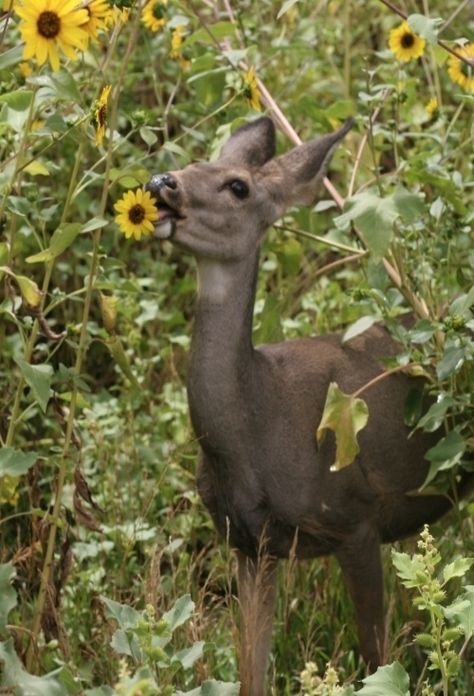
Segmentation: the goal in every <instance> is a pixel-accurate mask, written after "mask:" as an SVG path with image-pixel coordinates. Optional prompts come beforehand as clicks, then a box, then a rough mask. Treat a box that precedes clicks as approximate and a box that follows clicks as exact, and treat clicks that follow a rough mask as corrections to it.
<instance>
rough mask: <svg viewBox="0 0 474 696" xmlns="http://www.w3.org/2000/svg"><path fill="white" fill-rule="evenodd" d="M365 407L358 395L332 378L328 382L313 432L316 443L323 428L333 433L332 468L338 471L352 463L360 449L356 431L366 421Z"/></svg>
mask: <svg viewBox="0 0 474 696" xmlns="http://www.w3.org/2000/svg"><path fill="white" fill-rule="evenodd" d="M368 418H369V410H368V408H367V404H366V403H365V401H363V400H362V399H354V397H353V396H352V394H344V392H342V391H341V390H340V389H339V387H338V386H337V384H336V383H335V382H331V384H330V385H329V389H328V393H327V396H326V403H325V405H324V411H323V415H322V418H321V423H320V424H319V427H318V430H317V432H316V439H317V441H318V444H321V442H322V441H323V440H324V437H325V435H326V431H327V430H333V431H334V433H335V436H336V461H335V462H334V464H333V466H332V467H331V470H332V471H339V470H340V469H343V468H344V467H345V466H349V464H352V462H353V461H354V459H355V458H356V456H357V455H358V454H359V452H360V447H359V444H358V442H357V433H358V432H359V431H360V430H362V428H364V427H365V426H366V425H367V421H368Z"/></svg>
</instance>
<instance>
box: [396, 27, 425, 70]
mask: <svg viewBox="0 0 474 696" xmlns="http://www.w3.org/2000/svg"><path fill="white" fill-rule="evenodd" d="M388 45H389V47H390V50H391V51H392V52H393V53H394V54H395V58H396V59H397V60H401V61H405V62H406V61H409V60H416V58H419V57H420V56H422V55H423V53H424V51H425V45H426V41H425V40H424V39H423V38H422V37H421V36H418V34H415V32H414V31H412V30H411V29H410V25H409V24H408V22H402V23H401V24H400V26H398V27H397V28H396V29H392V31H391V32H390V35H389V37H388Z"/></svg>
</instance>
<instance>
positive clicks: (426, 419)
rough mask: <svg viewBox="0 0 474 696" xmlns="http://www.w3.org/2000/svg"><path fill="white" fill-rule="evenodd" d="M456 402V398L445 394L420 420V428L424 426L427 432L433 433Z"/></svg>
mask: <svg viewBox="0 0 474 696" xmlns="http://www.w3.org/2000/svg"><path fill="white" fill-rule="evenodd" d="M454 403H455V401H454V399H452V398H451V397H450V396H447V395H446V394H443V395H442V396H441V397H440V398H439V401H437V402H436V403H435V404H433V405H432V406H430V408H429V409H428V411H427V412H426V413H425V415H424V416H423V417H422V418H420V420H419V421H418V426H417V427H418V428H423V430H424V431H425V432H427V433H432V432H434V431H435V430H438V428H439V427H440V426H441V425H442V423H443V421H444V418H445V416H446V414H447V412H448V411H449V409H450V408H451V406H453V405H454Z"/></svg>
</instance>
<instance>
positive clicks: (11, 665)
mask: <svg viewBox="0 0 474 696" xmlns="http://www.w3.org/2000/svg"><path fill="white" fill-rule="evenodd" d="M0 663H3V665H2V670H0V674H1V676H0V686H2V687H5V693H13V694H24V695H25V696H26V695H28V696H67V694H68V693H69V690H68V689H67V688H66V686H64V685H63V684H61V682H60V681H59V679H58V677H59V675H60V673H61V671H62V668H61V669H57V670H55V671H54V672H50V673H49V674H45V675H44V676H43V677H37V676H35V675H33V674H28V672H26V671H25V669H24V668H23V664H22V662H21V660H20V659H19V657H18V656H17V654H16V653H15V648H14V647H13V639H12V638H10V640H7V641H6V642H4V643H0ZM8 687H10V688H9V689H8V691H7V688H8Z"/></svg>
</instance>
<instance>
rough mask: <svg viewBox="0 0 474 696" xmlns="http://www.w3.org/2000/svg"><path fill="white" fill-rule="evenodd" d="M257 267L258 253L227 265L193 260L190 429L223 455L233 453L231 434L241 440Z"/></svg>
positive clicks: (249, 372) (250, 365)
mask: <svg viewBox="0 0 474 696" xmlns="http://www.w3.org/2000/svg"><path fill="white" fill-rule="evenodd" d="M257 267H258V253H256V254H255V257H254V258H251V259H245V261H242V262H233V263H226V264H222V263H218V262H215V261H212V260H208V259H201V260H198V299H197V307H196V313H195V323H194V330H193V337H192V343H191V355H190V365H189V370H188V395H189V403H190V410H191V418H192V421H193V425H194V428H195V430H196V434H197V436H198V437H199V438H201V439H202V444H203V446H204V447H205V446H206V444H207V445H208V446H209V447H211V448H212V449H216V450H222V449H223V448H224V449H225V450H226V451H228V450H229V448H232V447H233V444H232V442H231V440H232V437H233V435H232V434H235V437H236V439H237V438H239V437H241V436H242V432H241V430H242V427H243V423H244V421H245V410H246V409H245V403H246V402H247V405H248V399H249V397H250V394H249V390H250V388H251V383H252V371H253V370H252V368H253V346H252V318H253V306H254V301H255V288H256V279H257ZM229 430H230V432H229ZM235 446H237V443H235Z"/></svg>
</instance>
